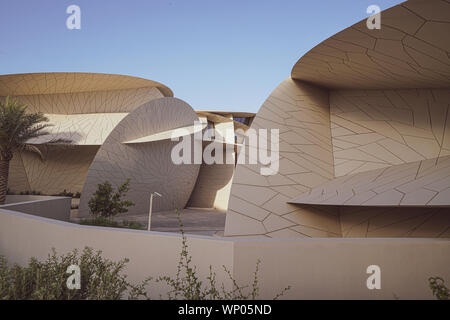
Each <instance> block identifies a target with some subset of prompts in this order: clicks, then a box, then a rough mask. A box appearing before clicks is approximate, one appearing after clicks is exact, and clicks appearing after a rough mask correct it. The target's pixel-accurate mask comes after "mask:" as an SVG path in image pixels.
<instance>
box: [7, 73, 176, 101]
mask: <svg viewBox="0 0 450 320" xmlns="http://www.w3.org/2000/svg"><path fill="white" fill-rule="evenodd" d="M151 87H155V88H158V89H159V90H160V91H161V93H162V94H163V95H164V96H165V97H173V92H172V90H170V89H169V88H168V87H166V86H165V85H163V84H161V83H159V82H156V81H153V80H147V79H143V78H138V77H133V76H124V75H118V74H105V73H82V72H48V73H23V74H7V75H0V96H25V95H39V94H61V93H80V92H94V91H113V90H126V89H139V88H151Z"/></svg>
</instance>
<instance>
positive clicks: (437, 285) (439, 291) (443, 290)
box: [428, 277, 450, 300]
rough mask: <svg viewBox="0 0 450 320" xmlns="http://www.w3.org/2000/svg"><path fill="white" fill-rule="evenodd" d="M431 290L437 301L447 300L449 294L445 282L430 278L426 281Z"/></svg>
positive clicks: (438, 278) (437, 278)
mask: <svg viewBox="0 0 450 320" xmlns="http://www.w3.org/2000/svg"><path fill="white" fill-rule="evenodd" d="M428 282H429V285H430V288H431V290H432V291H433V295H434V296H435V297H436V298H437V299H438V300H449V298H450V292H449V289H448V288H447V287H446V286H445V281H444V279H442V278H441V277H430V278H429V279H428Z"/></svg>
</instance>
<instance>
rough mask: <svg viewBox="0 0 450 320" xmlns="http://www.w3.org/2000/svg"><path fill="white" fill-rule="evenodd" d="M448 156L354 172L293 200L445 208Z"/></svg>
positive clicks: (449, 184)
mask: <svg viewBox="0 0 450 320" xmlns="http://www.w3.org/2000/svg"><path fill="white" fill-rule="evenodd" d="M449 168H450V156H446V157H441V158H439V159H428V160H422V161H417V162H411V163H405V164H401V165H395V166H390V167H386V168H382V169H376V170H371V171H366V172H360V173H355V174H352V175H348V176H342V177H339V178H336V179H333V180H331V181H329V182H326V183H324V184H322V185H321V186H319V187H317V188H314V189H312V190H311V191H310V192H307V193H303V194H301V195H300V196H298V197H296V198H294V199H292V200H290V201H289V203H292V204H310V205H331V206H377V207H382V206H405V207H415V206H417V207H448V206H450V205H449V202H448V199H449V197H450V170H449Z"/></svg>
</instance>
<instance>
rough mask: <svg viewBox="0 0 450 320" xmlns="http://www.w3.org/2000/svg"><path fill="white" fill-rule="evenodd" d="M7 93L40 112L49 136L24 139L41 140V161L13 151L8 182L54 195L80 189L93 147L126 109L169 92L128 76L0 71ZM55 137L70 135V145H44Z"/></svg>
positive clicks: (15, 188)
mask: <svg viewBox="0 0 450 320" xmlns="http://www.w3.org/2000/svg"><path fill="white" fill-rule="evenodd" d="M8 95H9V96H14V97H16V98H18V99H19V100H20V101H21V102H22V103H25V104H27V105H28V110H29V111H30V112H42V113H44V114H45V115H46V116H47V117H48V118H49V120H50V122H49V123H50V124H51V125H52V126H51V127H49V128H48V131H49V132H50V134H49V135H46V136H42V137H40V138H38V139H31V140H30V141H29V143H31V144H39V145H41V146H40V147H39V148H40V149H41V150H42V152H43V154H44V156H45V157H44V158H45V160H44V161H41V160H40V159H39V158H38V157H37V156H35V155H33V154H30V153H27V152H21V153H17V154H15V155H14V157H13V160H12V162H11V170H10V180H9V185H8V187H9V189H10V190H11V191H12V192H16V193H19V192H24V191H37V192H41V193H44V194H56V193H60V192H62V191H63V190H67V191H68V192H73V193H75V192H80V191H81V190H82V187H83V184H84V181H85V178H86V176H87V172H88V169H89V166H90V165H91V162H92V160H93V159H94V157H95V155H96V153H97V150H98V148H99V146H100V145H102V144H103V142H104V141H105V139H106V138H107V137H108V135H109V134H110V132H111V131H112V130H113V128H114V127H116V125H117V124H118V123H119V122H120V121H121V120H122V119H123V118H124V117H125V116H126V115H127V114H128V112H130V111H132V110H133V109H135V108H137V107H138V106H140V105H141V104H143V103H145V102H148V101H151V100H153V99H158V98H162V97H164V96H172V95H173V94H172V91H171V90H170V89H169V88H167V87H165V86H164V85H162V84H160V83H158V82H155V81H151V80H146V79H141V78H136V77H130V76H121V75H109V74H95V73H37V74H12V75H0V99H4V98H5V96H8ZM58 138H63V139H69V140H71V145H70V146H48V145H45V143H46V142H48V141H49V140H52V139H58ZM42 144H44V145H42Z"/></svg>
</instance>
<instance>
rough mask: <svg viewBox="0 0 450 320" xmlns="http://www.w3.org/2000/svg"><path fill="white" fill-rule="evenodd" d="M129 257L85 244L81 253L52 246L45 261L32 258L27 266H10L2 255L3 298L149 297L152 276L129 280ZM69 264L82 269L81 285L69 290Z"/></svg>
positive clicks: (0, 291) (0, 285)
mask: <svg viewBox="0 0 450 320" xmlns="http://www.w3.org/2000/svg"><path fill="white" fill-rule="evenodd" d="M127 263H128V259H123V260H121V261H119V262H113V261H111V260H108V259H105V258H103V257H102V256H101V251H97V252H94V251H93V250H92V249H91V248H88V247H86V248H85V249H84V250H83V252H82V253H81V254H79V253H78V251H77V250H76V249H75V250H73V251H71V252H70V253H68V254H66V255H62V256H57V254H56V252H55V250H54V249H53V250H52V254H50V255H49V256H48V258H47V260H46V261H44V262H39V261H38V260H36V259H35V258H31V259H30V262H29V264H28V266H26V267H20V266H18V265H14V266H12V267H11V268H9V267H8V265H7V261H6V259H5V258H4V257H2V256H0V299H2V300H4V299H10V300H19V299H20V300H116V299H122V298H123V297H124V296H125V295H126V294H127V295H128V298H129V299H138V298H147V294H146V286H147V284H148V282H149V281H150V279H147V280H145V281H143V282H142V283H140V284H138V285H133V284H131V283H129V282H128V281H127V279H126V278H127V276H126V275H123V274H122V272H123V269H124V267H125V265H126V264H127ZM70 265H78V266H79V267H80V271H81V289H79V290H69V289H68V288H67V284H66V281H67V279H68V277H69V274H67V273H66V271H67V268H68V267H69V266H70Z"/></svg>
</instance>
